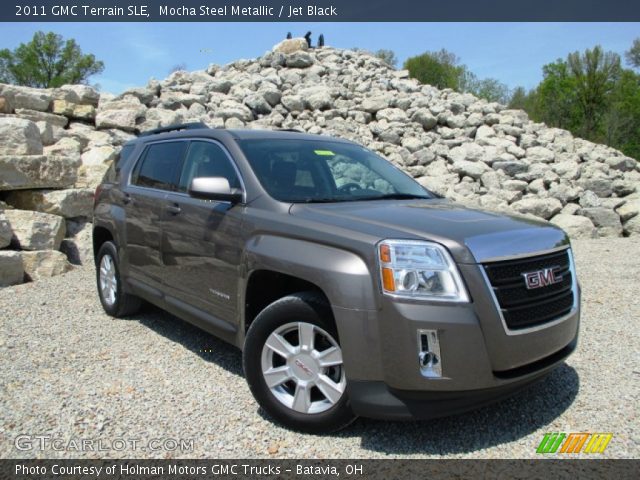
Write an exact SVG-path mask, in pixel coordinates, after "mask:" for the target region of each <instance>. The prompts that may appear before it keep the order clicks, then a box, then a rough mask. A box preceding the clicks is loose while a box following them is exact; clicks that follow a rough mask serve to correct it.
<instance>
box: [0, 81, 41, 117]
mask: <svg viewBox="0 0 640 480" xmlns="http://www.w3.org/2000/svg"><path fill="white" fill-rule="evenodd" d="M0 95H2V96H6V97H10V98H11V102H12V103H13V108H16V109H17V108H28V109H29V110H37V111H39V112H46V111H48V110H49V105H51V100H53V95H52V91H51V90H44V89H41V88H31V87H19V86H16V85H4V84H0Z"/></svg>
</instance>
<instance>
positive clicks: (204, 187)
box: [189, 177, 242, 203]
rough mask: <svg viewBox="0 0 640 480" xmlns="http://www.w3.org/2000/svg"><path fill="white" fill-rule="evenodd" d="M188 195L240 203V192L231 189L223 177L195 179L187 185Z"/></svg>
mask: <svg viewBox="0 0 640 480" xmlns="http://www.w3.org/2000/svg"><path fill="white" fill-rule="evenodd" d="M189 195H191V196H192V197H194V198H203V199H206V200H223V201H227V202H231V203H238V202H240V201H242V191H241V190H239V189H236V188H233V189H232V188H231V186H230V185H229V180H227V179H226V178H224V177H196V178H194V179H193V180H191V185H189Z"/></svg>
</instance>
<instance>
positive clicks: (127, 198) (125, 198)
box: [122, 193, 131, 205]
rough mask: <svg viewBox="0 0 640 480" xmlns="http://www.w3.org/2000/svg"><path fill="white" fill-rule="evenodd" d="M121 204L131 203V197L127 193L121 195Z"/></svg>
mask: <svg viewBox="0 0 640 480" xmlns="http://www.w3.org/2000/svg"><path fill="white" fill-rule="evenodd" d="M122 203H124V204H125V205H129V204H130V203H131V195H129V194H128V193H123V194H122Z"/></svg>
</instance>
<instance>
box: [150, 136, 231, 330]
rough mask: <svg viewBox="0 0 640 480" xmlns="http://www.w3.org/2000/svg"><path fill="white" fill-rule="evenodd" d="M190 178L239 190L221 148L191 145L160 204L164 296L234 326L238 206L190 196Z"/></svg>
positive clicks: (200, 142)
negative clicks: (217, 180) (219, 182)
mask: <svg viewBox="0 0 640 480" xmlns="http://www.w3.org/2000/svg"><path fill="white" fill-rule="evenodd" d="M195 177H225V178H227V180H229V184H230V185H231V187H232V188H240V187H241V185H240V178H239V175H238V173H237V170H236V169H235V167H234V164H233V163H232V160H231V158H230V156H229V155H228V154H227V152H226V150H224V149H223V147H222V146H221V145H219V144H218V143H216V142H214V141H208V140H193V141H191V142H190V145H189V149H188V151H187V155H186V158H185V161H184V165H183V168H182V171H181V175H180V180H179V182H178V188H177V192H173V193H170V194H168V195H167V198H166V200H165V212H164V217H163V222H162V223H163V226H164V238H163V246H162V262H163V265H164V282H165V291H166V293H167V296H173V297H174V298H176V299H179V300H180V301H181V302H185V303H187V304H188V305H189V306H191V307H195V308H196V309H198V310H199V311H200V312H202V313H204V314H206V315H210V316H212V317H215V319H218V320H222V321H224V322H227V323H232V324H234V323H236V315H237V295H238V279H239V278H240V271H239V268H240V267H239V266H240V256H241V254H242V244H243V240H242V230H241V228H240V227H241V209H242V207H241V206H233V205H232V204H231V203H230V202H226V201H212V200H202V199H197V198H193V197H190V196H189V195H188V193H187V190H188V186H189V185H190V183H191V180H192V179H193V178H195ZM205 318H206V317H205ZM214 321H215V320H214Z"/></svg>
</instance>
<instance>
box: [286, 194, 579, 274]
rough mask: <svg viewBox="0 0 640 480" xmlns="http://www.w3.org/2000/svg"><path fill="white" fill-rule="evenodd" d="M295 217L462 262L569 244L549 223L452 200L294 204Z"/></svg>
mask: <svg viewBox="0 0 640 480" xmlns="http://www.w3.org/2000/svg"><path fill="white" fill-rule="evenodd" d="M290 213H291V214H292V215H294V216H296V217H301V218H304V219H306V220H310V221H313V222H319V223H322V224H326V225H327V226H328V227H329V228H330V227H331V226H336V227H341V228H346V229H352V230H357V231H358V232H361V233H364V234H368V235H371V236H377V237H378V240H382V239H385V238H397V239H424V240H431V241H434V242H438V243H440V244H442V245H444V246H446V247H447V248H448V249H449V251H450V252H451V254H452V255H453V257H454V258H455V260H456V261H457V262H459V263H481V262H486V261H490V260H498V259H500V258H504V257H511V256H519V255H528V254H534V253H538V252H543V251H547V250H551V249H554V248H558V247H561V246H564V245H567V246H568V244H569V240H568V238H567V236H566V234H565V233H564V232H563V231H562V230H561V229H559V228H557V227H555V226H553V225H551V224H550V223H548V222H544V221H539V220H532V219H530V218H527V217H521V216H515V215H504V214H498V213H491V212H486V211H482V210H477V209H474V208H469V207H464V206H461V205H458V204H455V203H452V202H449V201H447V200H441V199H437V200H402V201H399V200H379V201H378V200H375V201H362V202H339V203H322V204H294V205H293V206H292V207H291V210H290Z"/></svg>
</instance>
